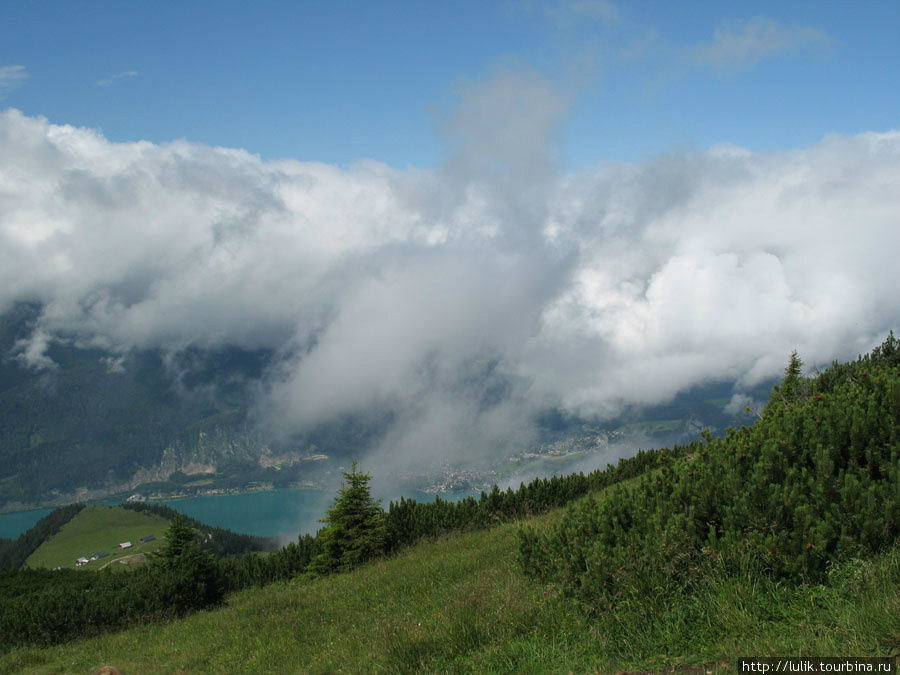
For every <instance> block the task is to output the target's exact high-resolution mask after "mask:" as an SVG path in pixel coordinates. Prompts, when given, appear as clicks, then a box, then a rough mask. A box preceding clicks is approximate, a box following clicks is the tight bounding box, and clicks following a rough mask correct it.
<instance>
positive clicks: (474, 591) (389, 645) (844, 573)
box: [0, 496, 900, 673]
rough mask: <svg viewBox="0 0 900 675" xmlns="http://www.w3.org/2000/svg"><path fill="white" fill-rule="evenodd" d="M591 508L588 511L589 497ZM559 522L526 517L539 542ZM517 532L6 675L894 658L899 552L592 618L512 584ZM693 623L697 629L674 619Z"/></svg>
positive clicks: (550, 593) (468, 541) (434, 548)
mask: <svg viewBox="0 0 900 675" xmlns="http://www.w3.org/2000/svg"><path fill="white" fill-rule="evenodd" d="M591 498H592V499H597V498H600V499H602V496H600V497H591ZM562 513H563V510H557V511H554V512H552V513H550V514H548V515H545V516H541V517H537V518H531V519H527V521H525V522H527V524H528V525H529V526H531V527H534V528H537V529H540V530H546V529H549V528H550V527H551V526H552V525H554V524H555V523H557V522H558V521H559V519H560V517H561V515H562ZM518 528H519V524H516V523H512V524H505V525H500V526H497V527H495V528H492V529H489V530H482V531H477V532H469V533H461V534H451V535H447V536H444V537H441V538H438V539H436V540H432V541H428V542H423V543H421V544H419V545H417V546H415V547H411V548H408V549H405V550H403V551H402V552H400V553H399V554H396V555H394V556H393V557H390V558H388V559H383V560H379V561H376V562H373V563H370V564H368V565H365V566H363V567H361V568H359V569H357V570H355V571H353V572H349V573H345V574H336V575H331V576H327V577H323V578H319V579H315V580H301V579H296V580H293V581H290V582H279V583H274V584H271V585H269V586H266V587H264V588H262V589H252V590H247V591H243V592H239V593H236V594H233V595H231V596H229V597H228V599H227V601H226V603H225V605H224V606H223V607H221V608H219V609H215V610H213V611H203V612H199V613H197V614H194V615H191V616H189V617H187V618H185V619H181V620H174V621H170V622H167V623H163V624H155V625H144V626H138V627H135V628H132V629H130V630H126V631H123V632H120V633H111V634H105V635H101V636H98V637H96V638H93V639H89V640H84V641H80V642H74V643H70V644H66V645H60V646H56V647H50V648H44V649H33V648H15V649H13V650H11V651H10V652H8V653H7V654H4V655H3V656H2V657H0V668H2V669H3V670H6V671H9V672H34V673H70V672H91V671H92V670H95V669H97V668H99V667H101V666H103V665H113V666H115V667H116V668H118V669H119V670H121V671H122V672H127V673H159V672H184V673H187V672H191V673H193V672H210V673H212V672H246V673H259V672H312V673H331V672H338V671H344V672H418V671H426V672H434V671H451V672H452V671H460V672H570V671H572V672H593V671H603V672H607V671H618V670H622V669H626V670H647V669H659V668H662V667H677V666H686V665H699V664H714V665H718V666H719V667H721V668H726V669H728V668H733V666H734V662H735V660H736V659H737V658H738V657H739V656H746V655H778V654H781V655H784V654H790V655H823V654H827V655H830V656H862V655H872V656H885V655H888V654H897V653H900V549H897V548H894V549H891V550H890V551H888V552H886V553H884V554H882V555H879V556H877V557H875V558H874V559H872V560H869V561H861V560H854V561H848V562H846V563H843V564H841V565H840V566H838V567H836V568H835V569H834V570H833V571H832V573H831V575H830V580H829V581H830V582H829V584H828V585H827V586H826V585H811V586H800V587H795V588H792V587H790V586H788V585H785V584H781V583H778V582H775V581H771V580H769V579H766V578H765V577H755V578H744V579H737V580H736V579H733V578H730V579H726V578H708V579H707V580H706V588H705V591H704V592H702V593H699V594H697V595H696V596H694V597H690V598H682V599H681V603H680V604H676V605H673V606H672V607H671V608H670V610H669V611H668V612H666V613H665V614H664V615H659V616H655V617H649V618H646V619H644V620H635V619H634V618H633V617H635V616H636V615H634V614H632V615H630V616H631V618H628V617H626V618H625V619H624V620H623V618H622V617H619V616H616V615H612V614H609V615H605V614H602V613H601V614H599V615H595V616H592V617H588V616H587V615H586V614H585V613H584V612H583V611H582V610H581V609H580V607H579V605H578V604H577V603H576V602H575V601H574V600H572V599H570V598H567V597H565V596H563V595H562V594H561V593H560V592H559V589H558V588H556V587H555V586H553V585H542V584H539V583H537V582H535V581H533V580H530V579H528V578H526V577H525V576H523V575H522V573H521V569H520V567H519V563H518V561H517V531H518ZM698 613H699V614H702V615H703V616H704V617H705V619H704V620H703V621H702V622H700V623H697V622H694V621H691V622H686V621H684V620H683V617H687V616H691V617H695V616H697V615H698Z"/></svg>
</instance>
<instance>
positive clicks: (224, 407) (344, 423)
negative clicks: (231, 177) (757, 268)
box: [0, 304, 769, 512]
mask: <svg viewBox="0 0 900 675" xmlns="http://www.w3.org/2000/svg"><path fill="white" fill-rule="evenodd" d="M40 311H41V308H40V306H39V305H36V304H18V305H16V306H15V307H14V308H13V309H12V310H11V311H9V312H7V313H6V314H4V315H2V316H0V355H2V358H0V512H2V511H12V510H22V509H26V508H33V507H37V506H57V505H61V504H67V503H74V502H77V501H89V500H92V499H101V498H104V497H108V496H113V495H115V496H119V495H122V496H127V495H130V494H132V493H135V492H138V493H142V494H144V495H146V494H160V495H173V494H192V493H197V492H202V491H210V490H222V489H226V490H242V489H248V488H254V487H279V486H288V485H297V484H304V485H310V484H322V483H323V482H328V481H329V480H333V479H334V477H335V476H336V475H337V467H338V466H339V465H340V464H341V462H345V461H347V460H349V459H352V458H356V457H359V456H361V454H363V453H365V452H366V451H367V450H369V449H370V448H372V447H374V446H376V445H377V444H378V443H379V442H380V441H382V440H383V439H384V438H385V436H386V434H387V432H388V431H389V430H390V428H391V425H392V424H393V418H392V414H391V411H390V410H389V409H388V410H382V411H379V410H375V411H372V412H370V413H365V414H362V413H357V414H355V415H345V416H342V417H340V418H339V419H337V420H333V421H330V422H327V423H321V424H319V425H318V426H316V427H314V428H312V429H310V430H308V431H305V432H303V433H298V434H294V435H292V436H289V437H284V436H283V435H276V434H273V433H268V431H267V429H266V428H265V427H264V425H262V424H260V423H259V421H258V420H257V419H256V418H255V417H254V414H253V411H254V407H253V401H254V396H255V395H256V394H257V393H258V389H259V387H260V386H261V382H263V381H264V380H265V377H266V375H267V373H268V372H269V370H270V369H271V368H273V366H274V365H277V356H276V355H275V354H274V353H273V352H272V351H269V350H263V349H260V350H255V351H253V350H246V349H239V348H236V347H221V348H217V349H199V348H193V347H191V348H187V349H184V350H182V351H180V352H177V353H169V352H164V351H162V350H159V349H144V350H141V349H132V350H131V351H129V352H127V353H124V354H119V353H115V352H110V351H107V350H104V349H102V348H100V347H97V346H95V345H86V344H81V343H79V342H78V341H77V340H76V339H75V338H74V337H72V338H69V339H61V340H53V341H51V342H50V343H49V345H48V346H47V350H46V357H47V359H48V361H47V363H48V364H52V365H49V366H47V365H45V367H43V368H41V369H36V368H34V367H31V366H29V365H28V364H27V363H26V362H25V361H26V360H25V359H24V358H23V356H22V352H23V345H24V344H25V342H26V340H27V339H28V338H29V336H31V335H32V331H33V328H34V325H35V321H36V320H37V318H38V316H39V314H40ZM469 377H470V379H473V381H474V380H477V379H478V378H484V377H493V378H494V379H496V376H495V375H494V374H493V373H491V372H488V373H487V374H485V373H482V372H475V373H473V374H471V375H470V376H469ZM492 387H493V389H492V390H491V391H492V392H493V393H492V396H493V397H494V398H498V397H499V398H502V397H503V396H504V395H507V393H505V390H504V387H503V383H502V382H499V381H498V382H497V383H496V386H494V385H492ZM768 387H769V385H768V384H766V385H763V386H761V387H760V388H759V391H758V392H757V393H758V398H761V399H763V398H764V397H765V392H766V391H767V390H768ZM732 389H733V384H732V383H730V382H716V383H711V384H708V385H705V386H702V387H697V388H695V389H693V390H691V391H688V392H685V393H683V394H681V395H680V396H679V397H677V398H676V399H675V400H673V401H671V402H669V403H667V404H665V405H660V406H656V407H653V408H632V409H626V410H625V411H624V413H623V414H622V416H621V417H619V418H618V419H616V420H608V421H606V422H603V423H602V424H601V423H598V422H597V421H596V420H590V419H583V418H579V417H577V416H572V415H568V414H566V413H564V412H562V411H560V410H557V409H554V408H550V409H547V410H545V411H543V412H541V413H539V414H537V415H536V416H535V417H534V419H533V420H532V424H533V427H534V430H535V433H534V434H533V436H532V441H530V442H529V443H528V444H525V445H522V446H521V447H517V448H513V449H512V450H509V451H508V452H507V453H506V454H505V455H504V454H503V453H495V454H494V455H492V456H490V457H489V458H486V459H485V460H484V461H481V462H473V461H472V460H471V459H469V460H468V462H469V463H468V464H466V463H462V462H455V463H454V462H451V461H447V462H443V463H441V464H439V465H435V466H434V467H432V468H430V469H426V470H424V471H419V472H418V473H411V474H410V475H408V476H403V480H404V481H405V482H406V484H407V485H408V486H410V487H415V488H421V489H432V490H442V489H455V490H459V489H476V490H479V489H484V488H486V487H489V486H490V485H491V484H492V483H493V482H498V481H499V482H503V481H505V480H509V481H515V480H519V479H523V478H525V479H527V478H529V477H531V476H534V475H541V474H546V473H554V472H556V473H561V472H565V471H568V470H575V469H580V468H588V469H593V468H598V467H602V466H605V465H606V463H607V462H608V461H612V462H614V461H615V460H616V459H618V457H621V456H625V455H628V454H633V453H634V452H636V450H637V448H638V447H653V446H655V447H658V446H662V445H667V444H671V443H678V442H686V441H689V440H691V439H693V438H696V437H697V434H698V432H699V431H701V430H702V429H704V428H710V429H712V430H713V431H717V430H718V431H721V430H723V429H724V428H725V427H726V426H728V425H735V424H742V423H746V422H748V421H751V420H752V417H750V416H747V415H744V414H743V413H740V412H738V413H729V412H726V409H725V408H726V404H727V403H728V402H729V401H730V399H731V394H732ZM491 404H492V403H491V402H487V403H486V404H485V405H491ZM612 446H616V448H615V449H611V447H612ZM585 463H586V464H585ZM582 464H584V466H582ZM461 476H462V478H461Z"/></svg>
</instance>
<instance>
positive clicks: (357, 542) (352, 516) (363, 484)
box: [309, 462, 385, 574]
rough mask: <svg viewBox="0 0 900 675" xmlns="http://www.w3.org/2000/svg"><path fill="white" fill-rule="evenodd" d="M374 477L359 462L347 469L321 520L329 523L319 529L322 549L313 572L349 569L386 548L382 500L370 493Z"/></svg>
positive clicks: (312, 564) (312, 568) (313, 565)
mask: <svg viewBox="0 0 900 675" xmlns="http://www.w3.org/2000/svg"><path fill="white" fill-rule="evenodd" d="M371 478H372V477H371V476H370V475H369V474H367V473H363V472H362V471H360V470H359V468H358V466H357V463H356V462H353V466H352V467H351V469H350V471H345V472H344V480H345V481H346V482H345V483H343V484H342V485H341V490H340V492H339V493H338V496H337V497H336V498H335V500H334V504H333V505H332V507H331V508H330V509H329V510H328V514H327V516H326V517H325V519H324V520H322V522H323V523H325V525H326V526H325V528H324V529H323V530H322V531H321V532H320V533H319V537H320V539H321V541H322V552H321V553H319V554H318V555H317V556H316V557H315V558H313V560H312V562H311V563H310V566H309V569H310V571H311V572H315V573H319V574H325V573H328V572H331V571H334V570H347V569H350V568H352V567H355V566H357V565H359V564H361V563H364V562H366V561H367V560H371V559H372V558H374V557H376V556H378V555H380V554H381V553H382V552H383V551H384V538H385V516H384V511H383V510H382V508H381V500H376V499H373V498H372V496H371V494H370V493H369V481H370V480H371Z"/></svg>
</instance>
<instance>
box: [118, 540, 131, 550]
mask: <svg viewBox="0 0 900 675" xmlns="http://www.w3.org/2000/svg"><path fill="white" fill-rule="evenodd" d="M119 548H131V542H130V541H123V542H122V543H121V544H119Z"/></svg>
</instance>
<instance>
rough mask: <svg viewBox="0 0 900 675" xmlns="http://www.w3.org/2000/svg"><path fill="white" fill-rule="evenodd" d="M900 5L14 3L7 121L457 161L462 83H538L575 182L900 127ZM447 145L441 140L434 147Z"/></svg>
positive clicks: (6, 27)
mask: <svg viewBox="0 0 900 675" xmlns="http://www.w3.org/2000/svg"><path fill="white" fill-rule="evenodd" d="M898 34H900V3H897V2H895V1H888V2H852V3H851V2H828V1H822V0H817V1H814V2H801V1H792V2H752V3H751V2H746V3H731V2H729V3H723V2H612V1H606V0H563V1H560V2H548V3H542V2H532V1H523V2H449V3H448V2H443V3H438V2H420V3H419V2H417V3H412V2H328V3H326V2H254V3H249V2H231V1H224V2H152V3H136V2H127V3H126V2H99V1H98V2H73V1H67V2H21V1H18V0H6V1H5V2H4V3H3V4H2V6H0V96H2V99H0V107H4V108H5V107H14V108H17V109H19V110H21V111H22V112H23V113H25V114H26V115H29V116H38V115H43V116H46V117H47V118H48V119H49V120H50V121H51V122H53V123H56V124H71V125H75V126H85V127H90V128H96V129H99V130H101V131H102V133H103V134H104V135H105V136H106V137H107V138H108V139H110V140H113V141H128V140H139V139H146V140H150V141H153V142H157V143H158V142H165V141H168V140H173V139H178V138H186V139H187V140H189V141H193V142H199V143H205V144H210V145H217V146H227V147H240V148H244V149H246V150H248V151H249V152H251V153H257V154H259V155H261V156H262V158H263V159H270V158H282V157H290V158H295V159H300V160H317V161H323V162H328V163H334V164H340V165H346V164H348V163H350V162H353V161H354V160H358V159H366V158H372V159H376V160H379V161H382V162H386V163H387V164H389V165H391V166H394V167H404V166H407V165H413V166H420V167H433V166H438V165H440V164H441V163H442V162H443V161H444V159H445V151H444V147H443V144H442V141H441V135H440V129H441V125H442V120H443V119H444V118H445V117H446V115H447V111H448V110H449V109H451V108H452V107H453V105H454V101H455V99H456V94H457V92H458V89H459V87H460V86H464V85H465V83H466V82H478V81H480V80H482V79H484V78H485V77H487V76H488V74H489V73H490V72H491V71H492V70H493V69H496V68H497V67H509V68H515V69H522V70H530V71H535V72H537V73H540V74H541V75H542V76H544V77H545V78H547V80H548V81H550V82H552V83H553V86H554V87H556V88H557V90H558V93H559V95H560V97H561V98H562V99H564V100H565V101H566V102H567V104H568V106H569V108H568V115H567V116H566V122H565V124H564V126H563V130H562V132H561V134H562V136H561V143H562V145H561V152H562V161H563V163H564V165H565V166H566V167H568V168H580V167H585V166H590V165H592V164H595V163H597V162H600V161H603V160H618V161H629V162H633V161H640V160H643V159H646V158H648V157H652V156H655V155H658V154H660V153H666V152H671V151H673V150H679V149H683V148H685V147H694V148H699V149H706V148H708V147H709V146H711V145H714V144H721V143H730V144H735V145H739V146H743V147H746V148H749V149H751V150H763V149H775V148H780V149H787V148H795V147H806V146H809V145H812V144H814V143H816V142H818V141H819V140H821V138H822V137H823V136H825V135H826V134H829V133H835V132H836V133H843V134H853V133H857V132H860V131H866V130H871V131H886V130H889V129H891V128H897V127H898V126H900V120H898V117H900V40H898V39H897V36H898ZM436 131H437V133H436Z"/></svg>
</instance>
